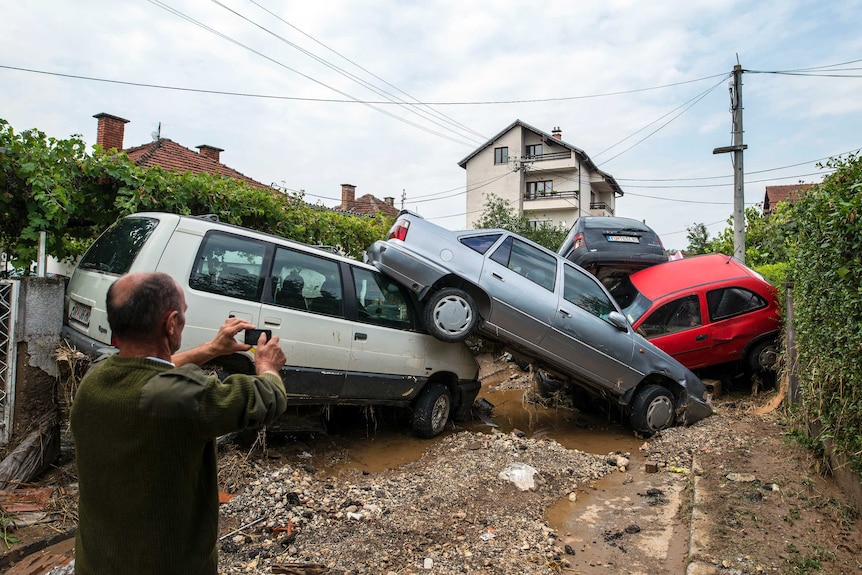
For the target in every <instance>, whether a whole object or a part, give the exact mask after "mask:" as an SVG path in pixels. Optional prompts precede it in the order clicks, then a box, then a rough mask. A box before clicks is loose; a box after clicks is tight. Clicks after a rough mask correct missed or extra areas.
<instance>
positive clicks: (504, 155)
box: [494, 147, 509, 164]
mask: <svg viewBox="0 0 862 575" xmlns="http://www.w3.org/2000/svg"><path fill="white" fill-rule="evenodd" d="M494 163H495V164H508V163H509V148H508V147H503V148H494Z"/></svg>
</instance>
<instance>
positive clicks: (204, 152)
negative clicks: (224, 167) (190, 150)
mask: <svg viewBox="0 0 862 575" xmlns="http://www.w3.org/2000/svg"><path fill="white" fill-rule="evenodd" d="M195 147H196V148H197V149H198V151H199V152H200V154H201V156H206V157H207V158H209V159H210V160H215V161H216V162H218V161H220V160H219V154H221V153H222V152H224V150H223V149H221V148H216V147H215V146H210V145H209V144H201V145H200V146H195Z"/></svg>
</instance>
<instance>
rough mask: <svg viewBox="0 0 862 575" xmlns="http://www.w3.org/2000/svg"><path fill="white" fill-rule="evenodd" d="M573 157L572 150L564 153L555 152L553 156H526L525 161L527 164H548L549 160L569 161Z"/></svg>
mask: <svg viewBox="0 0 862 575" xmlns="http://www.w3.org/2000/svg"><path fill="white" fill-rule="evenodd" d="M571 157H572V151H571V150H565V151H563V152H553V153H551V154H537V155H534V156H524V160H525V161H527V162H547V161H549V160H568V159H571Z"/></svg>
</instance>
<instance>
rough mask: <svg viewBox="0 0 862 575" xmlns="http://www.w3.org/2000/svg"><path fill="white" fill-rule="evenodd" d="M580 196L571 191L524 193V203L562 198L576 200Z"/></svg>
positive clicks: (578, 193)
mask: <svg viewBox="0 0 862 575" xmlns="http://www.w3.org/2000/svg"><path fill="white" fill-rule="evenodd" d="M579 196H580V192H578V191H577V190H572V191H568V192H566V191H557V190H553V191H539V192H535V193H531V192H525V193H524V201H525V202H529V201H533V200H561V199H563V198H575V199H577V198H578V197H579Z"/></svg>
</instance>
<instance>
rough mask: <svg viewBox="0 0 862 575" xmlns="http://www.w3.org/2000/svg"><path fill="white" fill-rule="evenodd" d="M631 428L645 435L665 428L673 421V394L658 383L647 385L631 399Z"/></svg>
mask: <svg viewBox="0 0 862 575" xmlns="http://www.w3.org/2000/svg"><path fill="white" fill-rule="evenodd" d="M630 422H631V426H632V428H634V429H635V430H636V431H639V432H641V433H643V434H645V435H652V434H653V433H655V432H656V431H661V430H662V429H667V428H668V427H670V426H672V425H673V422H674V405H673V395H672V394H671V392H670V391H668V390H667V389H665V388H663V387H661V386H660V385H647V386H646V387H644V388H643V389H642V390H641V391H640V393H638V394H637V395H636V396H635V398H634V401H632V412H631V417H630Z"/></svg>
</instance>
